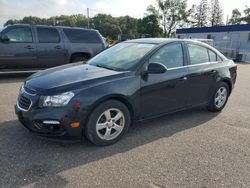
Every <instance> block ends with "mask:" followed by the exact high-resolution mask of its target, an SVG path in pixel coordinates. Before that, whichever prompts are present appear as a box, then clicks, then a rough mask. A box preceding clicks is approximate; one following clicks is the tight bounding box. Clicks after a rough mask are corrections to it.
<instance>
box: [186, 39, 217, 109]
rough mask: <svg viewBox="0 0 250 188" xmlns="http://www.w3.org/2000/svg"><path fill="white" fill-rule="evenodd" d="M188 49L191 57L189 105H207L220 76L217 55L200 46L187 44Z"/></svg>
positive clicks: (189, 67)
mask: <svg viewBox="0 0 250 188" xmlns="http://www.w3.org/2000/svg"><path fill="white" fill-rule="evenodd" d="M186 47H187V52H188V55H189V66H188V71H189V74H188V77H187V80H188V85H189V89H188V91H189V98H188V105H189V106H193V105H199V104H204V103H207V102H208V100H209V97H210V93H211V90H212V89H213V85H214V84H215V83H216V77H217V75H218V72H217V66H218V61H217V55H216V53H214V52H213V51H212V50H210V49H208V48H206V47H204V46H202V45H199V44H195V43H187V45H186Z"/></svg>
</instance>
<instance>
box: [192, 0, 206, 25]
mask: <svg viewBox="0 0 250 188" xmlns="http://www.w3.org/2000/svg"><path fill="white" fill-rule="evenodd" d="M208 13H209V6H208V2H207V0H201V1H200V4H199V5H198V6H196V10H195V14H194V26H197V27H205V26H208Z"/></svg>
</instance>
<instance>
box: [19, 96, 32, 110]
mask: <svg viewBox="0 0 250 188" xmlns="http://www.w3.org/2000/svg"><path fill="white" fill-rule="evenodd" d="M21 97H24V96H23V95H19V97H18V100H17V103H16V105H17V107H18V108H19V109H20V110H22V111H24V112H28V111H29V110H30V108H31V106H32V101H31V100H30V99H29V98H27V97H24V98H26V99H28V100H29V102H30V104H29V107H28V108H27V109H25V108H24V107H22V106H20V99H21Z"/></svg>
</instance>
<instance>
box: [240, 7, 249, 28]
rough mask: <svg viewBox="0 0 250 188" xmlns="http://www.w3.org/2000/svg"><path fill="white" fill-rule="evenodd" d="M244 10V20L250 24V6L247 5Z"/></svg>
mask: <svg viewBox="0 0 250 188" xmlns="http://www.w3.org/2000/svg"><path fill="white" fill-rule="evenodd" d="M243 12H244V14H245V16H244V17H243V18H242V20H243V21H245V22H246V23H248V24H249V23H250V7H248V6H246V8H245V10H244V11H243Z"/></svg>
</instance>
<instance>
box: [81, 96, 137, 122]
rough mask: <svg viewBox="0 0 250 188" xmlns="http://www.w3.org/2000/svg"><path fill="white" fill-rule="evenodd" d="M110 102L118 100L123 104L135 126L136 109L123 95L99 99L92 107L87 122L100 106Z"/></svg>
mask: <svg viewBox="0 0 250 188" xmlns="http://www.w3.org/2000/svg"><path fill="white" fill-rule="evenodd" d="M109 100H117V101H119V102H121V103H123V104H124V105H125V106H126V107H127V108H128V110H129V113H130V117H131V123H132V124H133V122H134V120H135V112H134V107H133V105H132V103H131V102H130V101H129V99H128V98H127V97H126V96H124V95H121V94H113V95H109V96H105V97H102V98H100V99H98V100H97V101H96V102H95V103H94V104H93V105H91V107H90V109H89V112H88V113H87V117H86V119H85V121H86V122H88V120H89V117H90V115H91V113H92V112H93V111H94V109H95V108H96V107H97V106H99V105H100V104H101V103H103V102H106V101H109Z"/></svg>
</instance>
